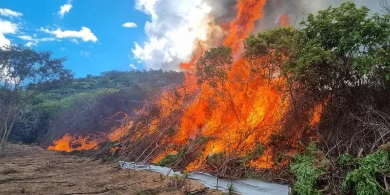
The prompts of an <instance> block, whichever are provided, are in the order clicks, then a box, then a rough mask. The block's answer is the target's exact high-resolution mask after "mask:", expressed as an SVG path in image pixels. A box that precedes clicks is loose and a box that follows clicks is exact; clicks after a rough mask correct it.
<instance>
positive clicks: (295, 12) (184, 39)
mask: <svg viewBox="0 0 390 195" xmlns="http://www.w3.org/2000/svg"><path fill="white" fill-rule="evenodd" d="M239 1H241V0H181V1H175V0H136V8H137V9H138V10H141V11H143V12H144V13H145V14H148V15H149V16H150V17H151V21H148V22H146V24H145V33H146V35H147V37H148V40H147V41H146V42H144V43H137V42H136V43H134V44H135V46H134V48H133V49H132V53H133V55H134V57H135V58H136V59H138V60H141V61H143V62H144V64H145V68H146V69H147V70H148V69H163V70H175V71H178V70H179V64H180V63H181V62H185V61H188V60H189V58H190V57H191V54H192V51H193V50H194V49H195V46H196V42H197V41H203V42H204V43H206V44H207V45H208V46H209V47H214V46H217V45H219V44H221V43H222V40H223V39H224V38H225V36H226V29H224V26H225V25H226V24H229V22H231V21H232V20H233V19H234V18H235V16H236V14H237V9H235V5H236V4H237V2H239ZM342 2H346V1H345V0H328V1H323V0H268V1H267V3H266V5H265V8H264V10H263V17H262V18H261V19H259V20H258V21H257V22H256V24H255V30H254V31H255V32H259V31H261V30H264V29H269V28H273V27H277V26H278V25H279V22H280V20H281V18H282V17H286V16H288V19H289V23H290V24H291V25H294V26H297V25H298V24H299V22H300V21H301V20H302V19H303V18H304V17H305V16H306V15H307V14H309V13H315V12H317V11H318V10H321V9H326V8H328V7H329V6H338V5H340V4H341V3H342ZM352 2H355V3H356V4H357V5H358V6H363V5H365V6H367V7H369V8H370V9H371V10H372V11H374V12H377V11H378V10H379V0H374V1H367V0H353V1H352ZM260 11H261V10H259V12H260Z"/></svg>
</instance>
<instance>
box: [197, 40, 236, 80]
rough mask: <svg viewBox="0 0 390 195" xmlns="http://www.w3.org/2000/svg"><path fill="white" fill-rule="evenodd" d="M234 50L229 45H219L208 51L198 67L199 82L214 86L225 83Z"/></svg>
mask: <svg viewBox="0 0 390 195" xmlns="http://www.w3.org/2000/svg"><path fill="white" fill-rule="evenodd" d="M231 53H232V50H231V49H230V48H229V47H225V46H219V47H217V48H212V49H210V51H207V52H206V53H205V55H204V56H203V58H201V59H200V60H199V61H198V63H197V67H196V76H198V84H201V83H203V82H206V83H208V84H209V85H210V86H212V87H217V86H218V84H223V83H224V81H225V80H226V79H227V76H228V75H227V71H228V70H229V69H230V67H231V64H232V62H233V57H232V56H231Z"/></svg>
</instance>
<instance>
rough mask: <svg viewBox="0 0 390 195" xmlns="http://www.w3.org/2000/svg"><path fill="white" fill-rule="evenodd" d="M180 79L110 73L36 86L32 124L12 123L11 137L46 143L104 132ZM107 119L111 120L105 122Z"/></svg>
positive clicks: (177, 75)
mask: <svg viewBox="0 0 390 195" xmlns="http://www.w3.org/2000/svg"><path fill="white" fill-rule="evenodd" d="M182 79H183V77H182V74H181V73H177V72H172V71H171V72H166V71H161V70H156V71H142V72H141V71H132V72H119V71H110V72H104V73H102V74H101V75H100V76H91V75H88V76H87V77H85V78H77V79H73V80H66V81H62V82H60V81H50V82H44V83H40V84H39V88H40V91H39V93H38V94H36V96H34V98H32V99H31V107H30V108H31V113H33V115H31V117H29V118H30V120H35V121H36V123H35V124H36V125H34V126H32V127H25V126H24V124H22V123H20V124H16V126H15V131H13V133H12V135H11V138H12V139H14V140H18V141H23V142H26V143H32V142H39V143H42V144H50V142H51V141H52V139H55V138H58V137H60V136H62V135H63V133H65V132H67V133H80V132H82V133H92V131H93V133H98V132H107V131H109V130H110V129H111V128H112V127H114V126H116V125H120V120H121V119H122V118H123V116H124V115H126V114H127V115H128V116H131V114H132V112H133V110H134V109H135V108H138V107H139V106H140V105H142V104H143V102H144V101H145V100H146V99H147V98H148V97H149V96H153V95H154V94H156V93H157V92H158V91H159V90H158V89H160V88H163V87H166V86H169V85H174V84H176V83H179V82H180V81H181V80H182ZM118 113H121V114H118ZM111 117H114V118H113V120H108V119H109V118H111ZM30 122H31V121H29V123H30Z"/></svg>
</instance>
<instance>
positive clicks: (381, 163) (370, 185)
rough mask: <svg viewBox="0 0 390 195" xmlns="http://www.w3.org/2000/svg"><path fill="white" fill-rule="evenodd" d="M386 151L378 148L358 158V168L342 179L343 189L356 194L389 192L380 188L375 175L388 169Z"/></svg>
mask: <svg viewBox="0 0 390 195" xmlns="http://www.w3.org/2000/svg"><path fill="white" fill-rule="evenodd" d="M388 158H389V157H388V153H387V152H386V151H383V150H379V151H377V152H375V153H373V154H370V155H368V156H366V157H365V158H363V159H360V160H359V168H358V169H355V170H354V171H352V172H350V173H349V174H348V175H347V177H346V178H345V179H344V181H343V190H344V191H345V192H348V191H352V192H353V193H354V194H357V195H386V194H390V192H389V191H388V190H387V191H386V190H385V189H383V188H382V186H381V185H380V184H379V183H378V181H377V176H378V175H380V173H382V172H384V171H388V170H389V160H388Z"/></svg>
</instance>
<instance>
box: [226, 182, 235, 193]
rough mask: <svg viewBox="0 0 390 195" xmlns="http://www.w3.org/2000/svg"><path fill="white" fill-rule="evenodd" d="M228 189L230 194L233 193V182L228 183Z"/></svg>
mask: <svg viewBox="0 0 390 195" xmlns="http://www.w3.org/2000/svg"><path fill="white" fill-rule="evenodd" d="M227 189H228V192H229V194H233V192H234V186H233V184H228V185H227Z"/></svg>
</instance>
